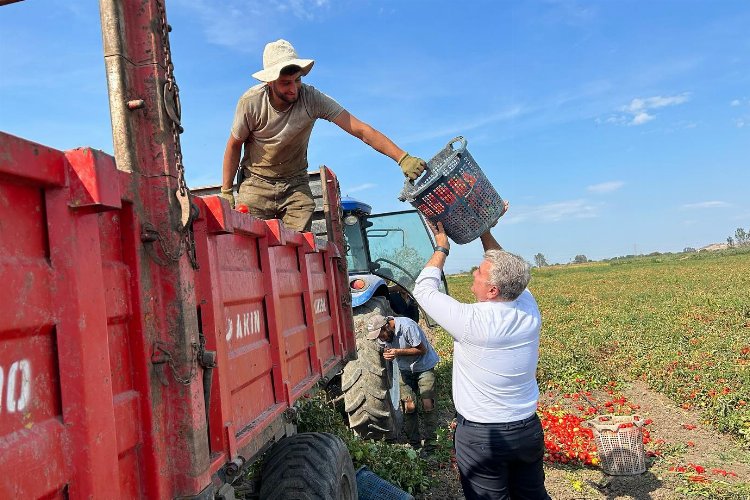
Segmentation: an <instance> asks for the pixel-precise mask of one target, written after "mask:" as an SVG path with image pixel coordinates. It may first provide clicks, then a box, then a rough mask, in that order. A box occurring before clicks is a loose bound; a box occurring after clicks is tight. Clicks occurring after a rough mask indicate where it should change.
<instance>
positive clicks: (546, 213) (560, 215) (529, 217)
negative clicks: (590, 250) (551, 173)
mask: <svg viewBox="0 0 750 500" xmlns="http://www.w3.org/2000/svg"><path fill="white" fill-rule="evenodd" d="M598 216H599V213H598V207H597V206H595V205H593V204H591V203H589V202H587V201H586V200H570V201H561V202H559V203H547V204H545V205H539V206H536V207H533V206H524V207H515V208H514V209H513V217H509V218H508V219H507V220H505V221H504V222H505V223H506V224H518V223H519V222H526V221H537V222H558V221H561V220H567V219H591V218H594V217H598Z"/></svg>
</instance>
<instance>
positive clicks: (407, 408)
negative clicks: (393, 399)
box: [401, 399, 417, 413]
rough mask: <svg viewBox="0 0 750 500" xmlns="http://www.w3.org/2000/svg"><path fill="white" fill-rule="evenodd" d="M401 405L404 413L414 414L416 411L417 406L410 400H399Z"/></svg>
mask: <svg viewBox="0 0 750 500" xmlns="http://www.w3.org/2000/svg"><path fill="white" fill-rule="evenodd" d="M401 405H402V406H403V407H404V413H414V412H415V411H417V405H415V404H414V401H413V400H412V399H404V400H401Z"/></svg>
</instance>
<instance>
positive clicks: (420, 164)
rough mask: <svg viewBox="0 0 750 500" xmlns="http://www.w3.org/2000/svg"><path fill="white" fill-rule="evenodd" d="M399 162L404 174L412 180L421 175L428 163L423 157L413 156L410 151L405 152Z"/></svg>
mask: <svg viewBox="0 0 750 500" xmlns="http://www.w3.org/2000/svg"><path fill="white" fill-rule="evenodd" d="M398 164H399V166H400V167H401V171H402V172H403V173H404V176H405V177H408V178H409V180H412V181H413V180H415V179H416V178H417V177H419V176H420V175H421V174H422V172H424V169H425V168H426V167H427V163H425V161H424V160H423V159H422V158H417V157H416V156H411V155H410V154H409V153H404V156H402V157H401V159H400V160H399V161H398Z"/></svg>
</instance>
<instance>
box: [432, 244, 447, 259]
mask: <svg viewBox="0 0 750 500" xmlns="http://www.w3.org/2000/svg"><path fill="white" fill-rule="evenodd" d="M435 251H436V252H443V253H444V254H445V256H446V257H447V256H448V255H450V250H448V249H447V248H445V247H441V246H440V245H438V246H436V247H435Z"/></svg>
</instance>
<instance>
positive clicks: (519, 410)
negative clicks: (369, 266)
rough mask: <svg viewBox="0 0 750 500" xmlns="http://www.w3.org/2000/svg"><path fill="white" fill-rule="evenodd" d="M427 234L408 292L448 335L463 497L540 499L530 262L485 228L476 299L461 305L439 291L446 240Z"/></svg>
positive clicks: (536, 317) (440, 232) (537, 324)
mask: <svg viewBox="0 0 750 500" xmlns="http://www.w3.org/2000/svg"><path fill="white" fill-rule="evenodd" d="M433 232H434V234H435V242H436V248H435V253H434V254H433V255H432V257H431V258H430V260H429V261H428V262H427V265H426V267H425V268H424V270H422V272H421V273H420V275H419V277H418V278H417V285H416V287H415V288H414V297H415V298H416V299H417V302H419V305H420V306H421V307H422V309H424V311H425V313H427V314H428V315H429V316H430V317H432V318H433V319H434V320H435V321H436V322H437V323H438V324H439V325H440V326H442V327H443V328H444V329H445V330H446V331H447V332H448V333H449V334H450V335H451V336H452V337H453V339H454V343H453V349H454V355H453V400H454V403H455V406H456V412H457V421H458V425H457V427H456V432H455V447H456V461H457V463H458V468H459V472H460V475H461V487H462V488H463V491H464V495H465V496H466V499H467V500H473V499H479V498H482V499H490V498H491V499H508V498H510V499H529V500H537V499H539V500H546V499H548V498H549V495H548V494H547V491H546V489H545V487H544V469H543V462H542V460H543V457H544V434H543V430H542V426H541V423H540V421H539V418H538V417H537V414H536V408H537V401H538V399H539V388H538V386H537V381H536V367H537V361H538V357H539V332H540V328H541V324H542V319H541V315H540V314H539V309H538V308H537V305H536V301H535V300H534V297H533V296H532V295H531V292H529V291H528V289H527V288H526V286H527V284H528V282H529V280H530V279H531V273H530V270H529V265H528V264H527V263H526V262H525V261H524V260H523V259H522V258H520V257H518V256H516V255H513V254H511V253H508V252H505V251H503V249H502V247H500V245H499V244H498V243H497V241H496V240H495V238H494V237H493V236H492V234H491V233H490V232H489V231H487V232H486V233H485V234H483V235H482V236H481V241H482V246H483V247H484V251H485V254H484V260H483V261H482V263H481V264H480V265H479V268H478V269H477V270H476V271H475V272H474V282H473V284H472V286H471V291H472V292H473V294H474V296H475V297H476V300H477V303H475V304H463V303H461V302H458V301H457V300H455V299H454V298H452V297H450V296H449V295H446V294H444V293H442V292H440V291H439V288H438V287H439V283H440V278H441V275H442V270H443V266H444V265H445V260H446V257H447V256H448V253H449V251H450V242H449V240H448V236H447V235H446V234H445V231H444V228H443V226H442V224H438V226H437V227H435V228H433Z"/></svg>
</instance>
